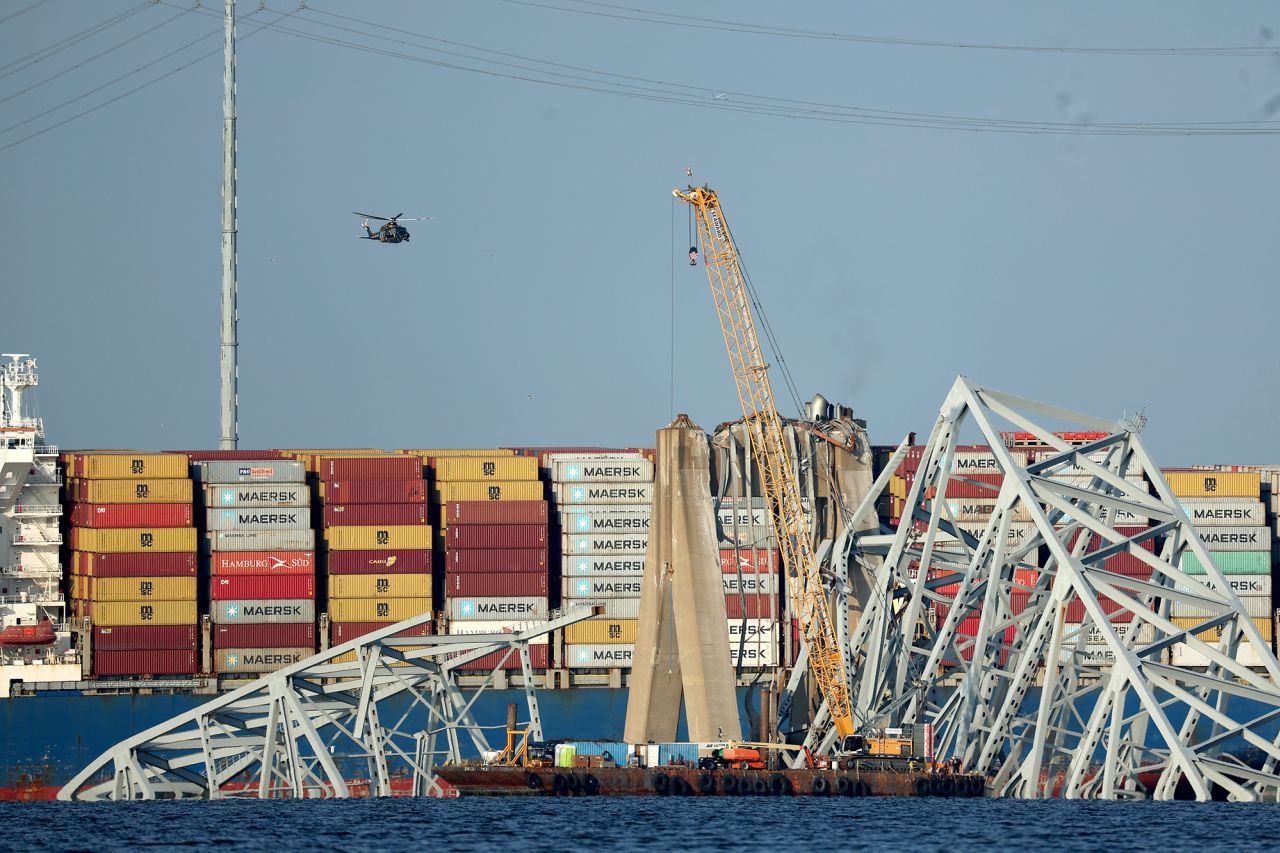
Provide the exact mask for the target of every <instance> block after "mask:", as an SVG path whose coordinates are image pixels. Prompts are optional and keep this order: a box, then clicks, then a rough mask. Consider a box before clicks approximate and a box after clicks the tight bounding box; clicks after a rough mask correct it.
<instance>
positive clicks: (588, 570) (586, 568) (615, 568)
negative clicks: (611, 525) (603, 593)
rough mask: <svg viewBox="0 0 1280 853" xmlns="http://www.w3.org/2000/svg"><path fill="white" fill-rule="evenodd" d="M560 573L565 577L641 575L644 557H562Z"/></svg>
mask: <svg viewBox="0 0 1280 853" xmlns="http://www.w3.org/2000/svg"><path fill="white" fill-rule="evenodd" d="M560 568H561V573H562V574H563V575H565V576H566V577H567V576H570V575H572V576H575V577H577V576H581V575H633V574H643V572H644V555H643V554H641V555H640V556H632V557H600V556H586V557H573V556H568V557H562V558H561V567H560Z"/></svg>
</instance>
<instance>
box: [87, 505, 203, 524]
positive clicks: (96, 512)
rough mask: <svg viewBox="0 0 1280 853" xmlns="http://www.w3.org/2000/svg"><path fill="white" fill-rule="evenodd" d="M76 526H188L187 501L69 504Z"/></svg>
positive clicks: (190, 519)
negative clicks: (172, 502) (175, 502)
mask: <svg viewBox="0 0 1280 853" xmlns="http://www.w3.org/2000/svg"><path fill="white" fill-rule="evenodd" d="M71 523H72V524H73V525H75V526H76V527H94V528H121V527H190V526H191V525H192V523H193V521H192V513H191V504H82V503H77V504H72V505H71Z"/></svg>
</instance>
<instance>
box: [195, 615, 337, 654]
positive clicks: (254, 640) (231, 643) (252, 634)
mask: <svg viewBox="0 0 1280 853" xmlns="http://www.w3.org/2000/svg"><path fill="white" fill-rule="evenodd" d="M213 647H214V648H215V649H272V648H275V649H314V648H315V647H316V626H315V625H312V624H309V623H305V622H299V623H296V624H292V625H214V626H213Z"/></svg>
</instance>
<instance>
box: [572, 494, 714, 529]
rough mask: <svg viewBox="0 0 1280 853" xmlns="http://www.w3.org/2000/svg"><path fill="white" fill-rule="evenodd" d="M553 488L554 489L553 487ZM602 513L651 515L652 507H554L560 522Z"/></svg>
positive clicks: (613, 505) (620, 505) (632, 505)
mask: <svg viewBox="0 0 1280 853" xmlns="http://www.w3.org/2000/svg"><path fill="white" fill-rule="evenodd" d="M553 488H554V487H553ZM717 500H724V501H731V500H733V498H717ZM584 512H585V513H588V514H590V513H604V514H608V515H617V514H623V515H626V514H628V513H629V514H631V515H651V514H652V513H653V506H652V505H650V504H641V503H635V504H565V503H562V504H560V505H559V506H557V507H556V514H557V515H558V516H559V517H560V520H561V522H564V521H565V520H566V519H568V518H572V517H573V516H575V515H579V514H581V513H584Z"/></svg>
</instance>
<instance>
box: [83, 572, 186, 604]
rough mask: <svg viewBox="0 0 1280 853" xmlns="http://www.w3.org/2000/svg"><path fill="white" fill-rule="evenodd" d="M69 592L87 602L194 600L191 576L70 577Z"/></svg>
mask: <svg viewBox="0 0 1280 853" xmlns="http://www.w3.org/2000/svg"><path fill="white" fill-rule="evenodd" d="M71 594H72V596H74V597H75V598H83V599H87V600H89V601H149V600H151V599H155V600H157V601H187V600H191V601H195V599H196V579H195V578H90V577H85V576H84V575H72V576H71Z"/></svg>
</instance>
